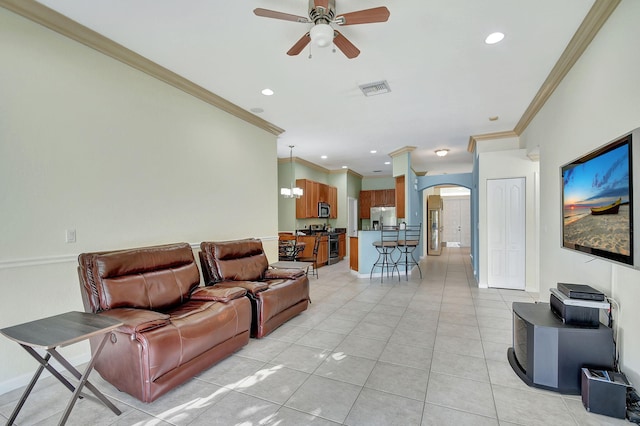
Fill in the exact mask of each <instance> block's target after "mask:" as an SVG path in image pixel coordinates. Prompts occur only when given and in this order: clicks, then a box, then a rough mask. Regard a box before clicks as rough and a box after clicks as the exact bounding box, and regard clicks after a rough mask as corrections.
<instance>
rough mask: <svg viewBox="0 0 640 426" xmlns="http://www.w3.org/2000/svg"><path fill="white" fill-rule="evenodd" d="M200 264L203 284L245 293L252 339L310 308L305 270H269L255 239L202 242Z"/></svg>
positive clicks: (263, 254)
mask: <svg viewBox="0 0 640 426" xmlns="http://www.w3.org/2000/svg"><path fill="white" fill-rule="evenodd" d="M200 264H201V266H202V275H203V277H204V281H205V285H211V286H214V288H229V287H242V288H244V289H246V290H247V296H248V297H249V299H250V300H251V307H252V313H253V319H252V322H251V336H252V337H257V338H261V337H264V336H266V335H267V334H269V333H271V332H272V331H273V330H275V329H276V328H278V327H279V326H281V325H282V324H283V323H285V322H286V321H288V320H289V319H291V318H293V317H294V316H296V315H298V314H299V313H300V312H303V311H304V310H306V309H307V307H308V306H309V279H308V278H307V276H306V275H305V273H304V271H302V270H301V269H269V262H268V260H267V256H266V255H265V253H264V250H263V248H262V242H261V241H260V240H258V239H255V238H250V239H245V240H237V241H224V242H203V243H201V244H200Z"/></svg>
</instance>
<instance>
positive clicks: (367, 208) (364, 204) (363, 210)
mask: <svg viewBox="0 0 640 426" xmlns="http://www.w3.org/2000/svg"><path fill="white" fill-rule="evenodd" d="M372 192H373V191H360V219H370V218H371V193H372Z"/></svg>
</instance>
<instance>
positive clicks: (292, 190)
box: [280, 145, 304, 198]
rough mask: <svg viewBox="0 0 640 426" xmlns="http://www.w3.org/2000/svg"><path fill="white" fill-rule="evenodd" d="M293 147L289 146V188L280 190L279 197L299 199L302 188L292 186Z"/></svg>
mask: <svg viewBox="0 0 640 426" xmlns="http://www.w3.org/2000/svg"><path fill="white" fill-rule="evenodd" d="M294 146H295V145H289V150H290V151H289V167H291V186H289V188H280V195H282V196H283V197H284V198H300V197H302V195H303V192H304V191H303V190H302V188H298V187H297V186H293V182H294V175H293V147H294Z"/></svg>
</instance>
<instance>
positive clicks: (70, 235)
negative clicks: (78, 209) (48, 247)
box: [64, 229, 76, 243]
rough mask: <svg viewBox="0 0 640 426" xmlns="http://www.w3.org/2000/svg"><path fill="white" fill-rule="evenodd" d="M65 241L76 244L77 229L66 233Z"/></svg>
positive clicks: (68, 230)
mask: <svg viewBox="0 0 640 426" xmlns="http://www.w3.org/2000/svg"><path fill="white" fill-rule="evenodd" d="M64 241H65V242H66V243H75V242H76V230H75V229H67V231H66V233H65V238H64Z"/></svg>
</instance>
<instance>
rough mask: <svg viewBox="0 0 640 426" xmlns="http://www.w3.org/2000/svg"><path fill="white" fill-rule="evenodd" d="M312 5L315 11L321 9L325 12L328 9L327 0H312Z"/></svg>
mask: <svg viewBox="0 0 640 426" xmlns="http://www.w3.org/2000/svg"><path fill="white" fill-rule="evenodd" d="M313 5H314V7H315V8H316V9H317V8H319V7H322V8H324V10H327V9H329V0H313Z"/></svg>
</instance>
